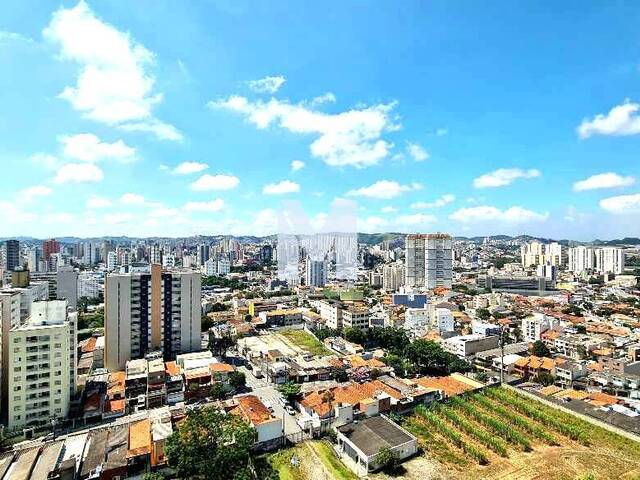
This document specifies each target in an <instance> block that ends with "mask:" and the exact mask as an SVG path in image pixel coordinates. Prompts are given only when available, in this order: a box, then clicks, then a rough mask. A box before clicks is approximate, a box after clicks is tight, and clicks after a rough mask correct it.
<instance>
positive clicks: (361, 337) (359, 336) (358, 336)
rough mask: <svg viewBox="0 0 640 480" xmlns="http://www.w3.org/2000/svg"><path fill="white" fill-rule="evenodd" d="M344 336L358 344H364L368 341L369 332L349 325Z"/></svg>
mask: <svg viewBox="0 0 640 480" xmlns="http://www.w3.org/2000/svg"><path fill="white" fill-rule="evenodd" d="M344 338H345V340H348V341H350V342H353V343H357V344H358V345H363V344H364V343H365V342H366V341H367V334H366V333H365V332H364V331H362V330H360V329H359V328H353V327H348V328H345V329H344Z"/></svg>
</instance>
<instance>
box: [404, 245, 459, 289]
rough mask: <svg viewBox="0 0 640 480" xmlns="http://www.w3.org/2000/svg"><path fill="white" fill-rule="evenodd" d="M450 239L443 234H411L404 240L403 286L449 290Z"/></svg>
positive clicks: (451, 258) (450, 275) (450, 274)
mask: <svg viewBox="0 0 640 480" xmlns="http://www.w3.org/2000/svg"><path fill="white" fill-rule="evenodd" d="M452 260H453V252H452V239H451V236H450V235H448V234H444V233H434V234H426V235H425V234H411V235H407V237H406V239H405V285H406V286H408V287H426V288H436V287H444V288H451V283H452V275H453V273H452Z"/></svg>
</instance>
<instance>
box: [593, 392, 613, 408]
mask: <svg viewBox="0 0 640 480" xmlns="http://www.w3.org/2000/svg"><path fill="white" fill-rule="evenodd" d="M589 403H592V404H594V405H597V406H600V407H601V406H604V405H615V404H616V403H618V399H617V398H616V397H614V396H612V395H608V394H606V393H602V392H591V393H589Z"/></svg>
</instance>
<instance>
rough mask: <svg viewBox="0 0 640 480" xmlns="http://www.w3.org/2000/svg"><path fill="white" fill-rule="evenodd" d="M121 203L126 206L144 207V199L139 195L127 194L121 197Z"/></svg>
mask: <svg viewBox="0 0 640 480" xmlns="http://www.w3.org/2000/svg"><path fill="white" fill-rule="evenodd" d="M120 203H124V204H125V205H143V204H144V197H143V196H142V195H140V194H138V193H131V192H128V193H125V194H123V195H122V196H121V197H120Z"/></svg>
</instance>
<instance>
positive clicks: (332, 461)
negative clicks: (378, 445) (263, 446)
mask: <svg viewBox="0 0 640 480" xmlns="http://www.w3.org/2000/svg"><path fill="white" fill-rule="evenodd" d="M292 460H293V461H292ZM269 463H270V464H271V466H272V467H273V469H274V470H275V471H276V472H278V475H279V478H280V480H315V479H316V478H326V475H329V476H330V478H332V479H335V480H357V478H358V477H356V476H355V475H354V474H353V473H352V472H351V470H349V469H348V468H347V467H346V466H345V465H344V464H343V463H342V462H341V461H340V459H338V457H337V456H336V454H335V453H334V452H333V450H332V448H331V446H330V445H329V444H328V443H326V442H324V441H308V442H303V443H300V444H298V445H296V446H294V447H291V448H287V449H285V450H281V451H279V452H276V453H274V454H272V455H270V456H269Z"/></svg>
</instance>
